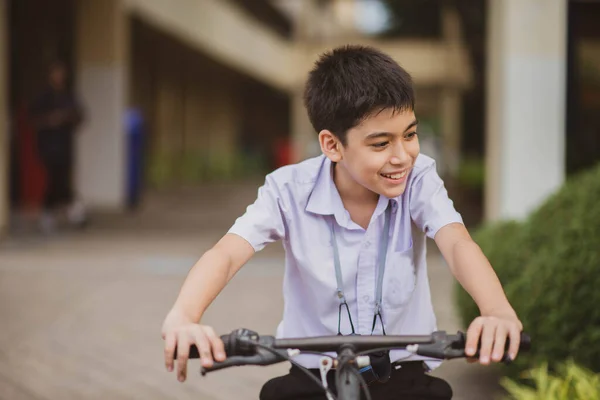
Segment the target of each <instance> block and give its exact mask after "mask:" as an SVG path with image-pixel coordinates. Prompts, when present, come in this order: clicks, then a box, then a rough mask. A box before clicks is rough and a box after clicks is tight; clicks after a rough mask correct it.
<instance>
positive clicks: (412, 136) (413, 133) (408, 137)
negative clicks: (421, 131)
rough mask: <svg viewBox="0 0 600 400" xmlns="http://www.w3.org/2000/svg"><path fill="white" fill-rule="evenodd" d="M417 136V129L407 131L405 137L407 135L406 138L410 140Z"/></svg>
mask: <svg viewBox="0 0 600 400" xmlns="http://www.w3.org/2000/svg"><path fill="white" fill-rule="evenodd" d="M415 136H417V131H414V132H410V133H407V134H406V136H405V137H406V139H409V140H410V139H412V138H414V137H415Z"/></svg>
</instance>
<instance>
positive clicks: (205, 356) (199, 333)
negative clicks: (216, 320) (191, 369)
mask: <svg viewBox="0 0 600 400" xmlns="http://www.w3.org/2000/svg"><path fill="white" fill-rule="evenodd" d="M194 340H195V341H196V346H197V347H198V353H199V354H200V362H201V363H202V366H204V367H212V365H213V357H212V349H211V346H210V341H209V340H208V338H207V337H206V335H205V333H204V331H203V330H202V329H197V330H195V331H194Z"/></svg>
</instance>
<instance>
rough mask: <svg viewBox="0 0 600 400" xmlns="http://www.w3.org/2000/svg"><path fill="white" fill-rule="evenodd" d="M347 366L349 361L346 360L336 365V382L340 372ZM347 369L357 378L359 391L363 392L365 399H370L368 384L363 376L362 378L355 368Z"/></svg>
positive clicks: (338, 379)
mask: <svg viewBox="0 0 600 400" xmlns="http://www.w3.org/2000/svg"><path fill="white" fill-rule="evenodd" d="M349 366H350V363H348V362H346V363H343V364H341V365H338V368H337V369H336V370H335V381H336V383H337V382H339V381H340V374H341V373H342V370H343V369H344V368H348V367H349ZM349 371H350V373H351V374H353V375H354V376H355V377H356V378H357V379H358V382H359V385H360V390H361V392H363V393H364V394H365V397H366V400H372V398H371V392H369V389H368V387H369V385H367V382H366V381H365V378H363V376H362V375H361V373H360V372H359V371H358V370H357V369H354V368H352V367H350V370H349ZM338 389H339V388H338Z"/></svg>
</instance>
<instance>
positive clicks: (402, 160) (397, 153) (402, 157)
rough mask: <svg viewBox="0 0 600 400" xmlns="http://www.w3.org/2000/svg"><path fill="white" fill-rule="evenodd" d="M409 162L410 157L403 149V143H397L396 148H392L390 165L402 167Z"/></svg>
mask: <svg viewBox="0 0 600 400" xmlns="http://www.w3.org/2000/svg"><path fill="white" fill-rule="evenodd" d="M407 162H410V156H409V155H408V152H407V151H406V149H405V148H404V141H403V140H401V141H399V142H398V143H397V144H396V146H394V149H393V154H392V157H391V158H390V164H394V165H402V164H406V163H407Z"/></svg>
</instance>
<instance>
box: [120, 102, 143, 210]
mask: <svg viewBox="0 0 600 400" xmlns="http://www.w3.org/2000/svg"><path fill="white" fill-rule="evenodd" d="M125 126H126V129H125V134H126V138H127V188H126V193H127V207H128V208H130V209H134V208H136V207H137V206H138V205H139V202H140V198H141V192H142V184H143V169H144V168H143V161H144V160H143V153H144V136H145V129H144V118H143V116H142V113H141V112H140V110H138V109H130V110H128V111H127V113H126V115H125Z"/></svg>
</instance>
